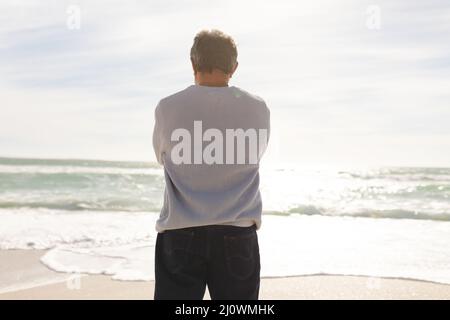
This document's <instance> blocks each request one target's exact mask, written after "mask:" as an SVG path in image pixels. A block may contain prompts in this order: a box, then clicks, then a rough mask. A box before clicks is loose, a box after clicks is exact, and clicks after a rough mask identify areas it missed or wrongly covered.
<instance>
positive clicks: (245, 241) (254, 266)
mask: <svg viewBox="0 0 450 320" xmlns="http://www.w3.org/2000/svg"><path fill="white" fill-rule="evenodd" d="M224 244H225V259H226V264H227V270H228V272H229V273H230V275H231V276H232V277H235V278H237V279H239V280H245V279H248V278H250V277H251V276H252V275H253V274H254V273H255V272H257V271H258V267H259V247H258V238H257V234H256V231H255V230H252V231H251V232H250V233H245V234H236V235H232V236H231V235H226V236H224Z"/></svg>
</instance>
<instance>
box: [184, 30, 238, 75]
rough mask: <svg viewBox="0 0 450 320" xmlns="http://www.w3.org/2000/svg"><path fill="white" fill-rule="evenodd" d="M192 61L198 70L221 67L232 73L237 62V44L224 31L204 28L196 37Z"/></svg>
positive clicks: (203, 70) (210, 70)
mask: <svg viewBox="0 0 450 320" xmlns="http://www.w3.org/2000/svg"><path fill="white" fill-rule="evenodd" d="M191 61H192V64H193V66H194V69H195V70H196V71H200V72H212V70H213V69H219V70H222V71H223V72H225V73H226V74H230V73H231V72H232V71H233V69H234V67H235V65H236V63H237V49H236V44H235V42H234V40H233V38H231V37H230V36H229V35H227V34H225V33H223V32H222V31H219V30H210V31H209V30H202V31H200V32H199V33H197V35H196V36H195V38H194V44H193V45H192V48H191Z"/></svg>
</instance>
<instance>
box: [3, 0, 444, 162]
mask: <svg viewBox="0 0 450 320" xmlns="http://www.w3.org/2000/svg"><path fill="white" fill-rule="evenodd" d="M205 28H206V29H211V28H218V29H220V30H223V31H224V32H226V33H228V34H230V35H231V36H233V37H234V39H235V41H236V43H237V46H238V52H239V56H238V61H239V68H238V70H237V71H236V74H235V75H234V76H233V78H232V81H231V83H230V85H235V86H238V87H241V88H243V89H245V90H247V91H250V92H252V93H254V94H257V95H259V96H261V97H262V98H263V99H264V100H265V101H266V103H267V105H268V106H269V108H270V110H271V120H272V132H271V140H270V142H269V149H268V151H267V154H266V158H265V159H264V161H266V162H268V163H273V164H282V163H293V164H296V165H314V164H324V165H327V164H329V165H345V166H359V165H392V166H450V90H449V88H450V41H449V35H450V3H449V2H448V1H447V0H429V1H422V0H404V1H401V0H397V1H387V0H383V1H375V0H373V1H364V0H360V1H353V0H345V1H332V0H327V1H324V0H319V1H318V0H315V1H283V0H281V1H273V0H272V1H235V0H226V1H225V0H223V1H216V0H204V1H172V0H161V1H160V0H154V1H153V0H152V1H148V0H130V1H115V0H112V1H111V0H109V1H106V0H105V1H103V0H86V1H81V0H78V1H77V0H70V1H69V0H39V1H37V0H36V1H30V0H2V1H1V2H0V156H16V157H39V158H92V159H111V160H145V161H154V160H155V157H154V154H153V150H152V144H151V141H152V140H151V136H152V130H153V124H154V117H153V115H154V108H155V106H156V104H157V102H158V101H159V100H160V99H161V98H163V97H165V96H167V95H169V94H172V93H174V92H177V91H179V90H182V89H184V88H186V87H187V86H189V85H191V84H192V83H193V74H192V70H191V66H190V61H189V50H190V47H191V45H192V41H193V38H194V36H195V34H196V33H197V32H198V31H200V30H201V29H205Z"/></svg>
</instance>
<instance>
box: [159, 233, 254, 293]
mask: <svg viewBox="0 0 450 320" xmlns="http://www.w3.org/2000/svg"><path fill="white" fill-rule="evenodd" d="M259 274H260V257H259V246H258V237H257V234H256V227H255V225H253V226H251V227H236V226H219V225H210V226H202V227H192V228H184V229H176V230H166V231H165V232H163V233H158V236H157V239H156V249H155V300H157V299H170V300H197V299H203V295H204V294H205V289H206V285H207V286H208V290H209V293H210V296H211V299H213V300H215V299H218V300H227V299H251V300H257V299H258V294H259V282H260V279H259Z"/></svg>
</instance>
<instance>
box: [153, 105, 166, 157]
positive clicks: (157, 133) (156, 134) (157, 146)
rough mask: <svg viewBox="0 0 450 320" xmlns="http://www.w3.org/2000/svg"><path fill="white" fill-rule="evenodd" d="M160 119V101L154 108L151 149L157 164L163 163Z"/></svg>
mask: <svg viewBox="0 0 450 320" xmlns="http://www.w3.org/2000/svg"><path fill="white" fill-rule="evenodd" d="M162 137H163V135H162V119H161V111H160V103H158V105H157V106H156V108H155V126H154V128H153V150H154V151H155V156H156V160H157V161H158V163H159V164H162V165H164V163H163V148H162V145H163V143H162V142H163V140H162Z"/></svg>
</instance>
